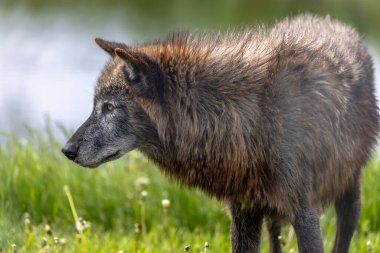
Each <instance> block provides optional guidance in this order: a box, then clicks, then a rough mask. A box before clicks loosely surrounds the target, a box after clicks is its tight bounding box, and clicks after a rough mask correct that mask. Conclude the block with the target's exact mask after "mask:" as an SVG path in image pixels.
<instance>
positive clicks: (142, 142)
mask: <svg viewBox="0 0 380 253" xmlns="http://www.w3.org/2000/svg"><path fill="white" fill-rule="evenodd" d="M95 41H96V43H97V44H98V45H99V46H100V47H101V48H103V49H104V50H105V51H106V52H108V53H109V54H110V55H111V57H112V58H111V59H110V61H109V62H108V63H107V65H106V66H105V68H104V70H103V72H102V74H101V76H100V78H99V80H98V83H97V86H96V91H95V98H94V108H93V111H92V113H91V115H90V117H89V118H88V119H87V120H86V122H84V123H83V125H82V126H81V127H80V128H79V129H78V130H77V131H76V132H75V133H74V135H73V136H72V137H71V138H70V139H69V141H68V142H67V143H66V145H65V146H64V147H63V148H62V152H63V153H64V154H65V155H66V156H67V157H68V158H69V159H71V160H73V161H74V162H76V163H78V164H80V165H82V166H85V167H96V166H98V165H100V164H101V163H104V162H107V161H110V160H114V159H117V158H119V157H121V156H122V155H123V154H125V153H127V152H129V151H131V150H133V149H136V148H140V147H142V146H149V145H152V144H153V145H154V143H152V142H154V141H155V140H156V139H157V130H156V129H155V124H153V123H152V121H151V120H150V117H149V116H148V114H147V113H146V110H144V107H147V106H148V107H149V106H154V103H156V102H158V101H159V100H160V97H161V93H162V90H163V82H164V77H163V74H162V71H161V68H160V66H159V65H158V63H157V62H156V61H155V60H153V59H152V58H151V57H149V56H147V55H146V54H144V53H142V52H139V51H138V50H136V49H132V48H129V47H127V46H126V45H124V44H120V43H115V42H108V41H104V40H102V39H95Z"/></svg>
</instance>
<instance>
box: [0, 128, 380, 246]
mask: <svg viewBox="0 0 380 253" xmlns="http://www.w3.org/2000/svg"><path fill="white" fill-rule="evenodd" d="M66 135H67V133H66ZM60 148H61V144H60V143H59V142H58V141H57V140H56V138H55V137H54V135H53V134H52V131H51V128H50V127H47V129H46V131H44V132H43V133H42V132H40V131H37V130H33V129H29V130H28V134H27V135H26V137H23V138H21V137H17V136H14V135H12V134H4V133H3V134H2V137H1V138H0V249H3V250H4V252H15V251H14V248H13V247H16V250H17V251H18V252H181V251H182V250H184V248H185V246H186V245H190V250H191V252H206V251H207V252H228V251H229V247H230V243H229V216H228V214H227V212H226V211H225V210H224V209H225V207H224V206H223V205H222V204H220V203H218V202H217V201H215V200H213V199H210V198H209V197H207V196H205V195H203V194H202V193H201V192H199V191H197V190H189V189H187V188H184V187H181V186H179V185H177V184H176V183H175V182H172V181H169V180H167V179H166V178H165V177H163V176H162V175H161V174H160V172H159V171H158V170H157V169H156V168H154V166H153V165H152V164H151V163H149V162H148V161H147V160H145V159H144V158H143V157H142V156H141V155H140V154H139V153H137V152H132V153H130V154H128V155H127V156H126V157H125V158H123V159H120V160H118V161H115V162H112V163H108V164H105V165H103V166H101V167H100V168H98V169H96V170H88V169H84V168H81V167H79V166H77V165H75V164H74V163H72V162H70V161H68V160H67V159H65V158H64V157H63V155H61V153H60ZM379 178H380V162H379V161H378V160H377V159H375V158H374V159H372V160H371V161H370V162H369V164H368V166H367V168H366V169H365V171H364V175H363V181H364V183H363V188H362V192H363V193H362V196H363V197H362V206H363V208H362V216H361V222H360V225H359V226H358V230H357V233H356V234H355V238H354V240H353V243H352V251H351V252H368V250H372V252H380V219H379V214H380V213H379V212H380V184H379V183H378V179H379ZM64 187H66V188H65V189H66V193H65V191H64V190H63V189H64ZM68 192H69V194H70V196H71V197H72V201H71V202H72V203H70V201H69V199H68V198H67V193H68ZM163 199H168V200H170V206H169V207H167V209H166V210H165V208H163V207H162V203H161V201H162V200H163ZM73 208H74V209H75V212H76V213H77V216H80V217H81V219H82V220H84V221H86V222H87V223H86V226H85V227H82V231H78V229H77V228H78V220H79V217H76V218H75V219H74V218H73V214H72V209H73ZM26 213H27V215H25V214H26ZM333 216H334V215H333V211H332V210H328V211H327V212H326V213H325V214H324V215H323V217H322V226H323V233H324V237H325V244H326V248H327V249H330V248H331V247H332V243H333V239H334V233H335V227H334V218H333ZM83 224H84V223H83ZM83 224H82V225H83ZM76 226H77V228H76ZM49 227H50V230H49ZM282 238H283V239H282V241H283V242H284V243H283V244H284V249H285V252H288V251H291V250H292V249H296V241H295V238H294V234H293V233H292V231H290V232H289V229H284V230H283V235H282ZM206 242H207V243H208V245H209V247H208V248H206V247H205V243H206ZM12 244H15V245H16V246H14V245H13V246H12ZM262 244H263V245H262V247H263V251H264V252H265V251H267V249H268V243H267V236H266V235H264V236H263V243H262Z"/></svg>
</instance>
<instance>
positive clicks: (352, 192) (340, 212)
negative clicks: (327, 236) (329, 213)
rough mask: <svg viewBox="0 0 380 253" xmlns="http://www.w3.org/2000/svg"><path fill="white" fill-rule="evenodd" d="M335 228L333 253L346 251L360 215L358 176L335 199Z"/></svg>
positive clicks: (344, 252)
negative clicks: (351, 184) (350, 185)
mask: <svg viewBox="0 0 380 253" xmlns="http://www.w3.org/2000/svg"><path fill="white" fill-rule="evenodd" d="M335 212H336V220H337V226H336V227H337V230H336V236H335V243H334V248H333V250H332V252H333V253H347V252H348V248H349V247H350V242H351V238H352V236H353V234H354V231H355V226H356V224H357V223H358V220H359V215H360V177H358V178H357V179H356V181H355V183H354V185H353V186H352V187H350V188H349V189H347V191H346V192H345V193H344V194H343V195H342V196H341V197H340V198H338V199H337V200H336V201H335Z"/></svg>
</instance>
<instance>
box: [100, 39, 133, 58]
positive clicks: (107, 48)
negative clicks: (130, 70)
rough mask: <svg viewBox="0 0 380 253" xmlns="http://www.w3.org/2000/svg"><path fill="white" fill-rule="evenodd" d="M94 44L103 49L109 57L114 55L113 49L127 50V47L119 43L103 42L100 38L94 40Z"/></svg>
mask: <svg viewBox="0 0 380 253" xmlns="http://www.w3.org/2000/svg"><path fill="white" fill-rule="evenodd" d="M95 42H96V44H98V45H99V46H100V47H101V48H103V49H104V51H106V52H107V53H109V54H110V55H111V56H114V55H115V49H116V48H124V49H126V48H128V46H127V45H125V44H124V43H119V42H113V41H107V40H103V39H101V38H95Z"/></svg>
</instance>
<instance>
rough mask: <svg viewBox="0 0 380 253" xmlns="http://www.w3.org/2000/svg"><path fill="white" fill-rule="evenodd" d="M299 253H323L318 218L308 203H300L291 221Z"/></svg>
mask: <svg viewBox="0 0 380 253" xmlns="http://www.w3.org/2000/svg"><path fill="white" fill-rule="evenodd" d="M292 225H293V227H294V230H295V233H296V235H297V243H298V251H299V252H300V253H323V241H322V234H321V228H320V224H319V217H318V213H317V212H316V210H314V209H313V208H312V207H311V205H310V204H309V203H308V201H302V202H301V203H300V206H299V207H298V209H297V210H296V212H295V214H294V218H293V221H292Z"/></svg>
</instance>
